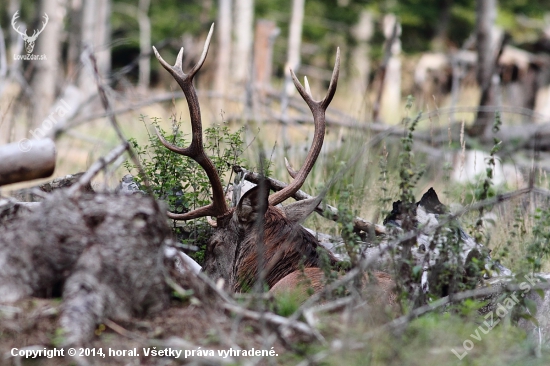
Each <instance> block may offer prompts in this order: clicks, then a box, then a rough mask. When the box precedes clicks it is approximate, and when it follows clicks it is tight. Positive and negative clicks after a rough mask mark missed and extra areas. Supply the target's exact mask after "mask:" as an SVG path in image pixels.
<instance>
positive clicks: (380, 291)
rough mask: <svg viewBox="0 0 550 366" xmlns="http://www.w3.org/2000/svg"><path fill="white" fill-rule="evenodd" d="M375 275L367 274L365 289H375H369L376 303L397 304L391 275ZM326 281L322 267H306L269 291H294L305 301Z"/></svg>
mask: <svg viewBox="0 0 550 366" xmlns="http://www.w3.org/2000/svg"><path fill="white" fill-rule="evenodd" d="M373 275H374V280H373V281H371V280H370V278H369V276H368V274H365V276H364V277H363V290H367V289H368V290H373V291H369V294H370V295H372V296H373V297H374V298H375V300H374V302H373V303H374V304H377V305H382V306H385V305H390V306H395V305H396V301H397V295H396V293H395V282H394V281H393V279H392V278H391V276H390V275H389V274H387V273H385V272H379V271H375V272H374V273H373ZM326 283H327V281H326V278H325V272H324V271H323V270H322V269H320V268H304V269H302V270H298V271H294V272H292V273H290V274H288V275H287V276H285V277H284V278H283V279H281V280H280V281H279V282H277V283H276V284H275V285H274V286H273V287H272V288H271V289H270V290H269V292H270V293H272V294H273V295H275V296H281V295H284V294H289V293H292V294H293V295H295V296H296V298H297V299H298V300H299V301H300V302H304V301H305V300H306V299H307V298H308V297H309V296H311V295H312V294H314V293H318V292H321V291H323V289H324V288H325V284H326Z"/></svg>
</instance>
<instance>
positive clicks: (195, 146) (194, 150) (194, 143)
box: [153, 24, 229, 220]
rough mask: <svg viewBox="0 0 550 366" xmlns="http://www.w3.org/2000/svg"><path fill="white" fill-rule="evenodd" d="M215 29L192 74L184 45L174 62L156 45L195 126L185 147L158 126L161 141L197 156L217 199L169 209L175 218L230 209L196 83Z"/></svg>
mask: <svg viewBox="0 0 550 366" xmlns="http://www.w3.org/2000/svg"><path fill="white" fill-rule="evenodd" d="M213 31H214V24H212V26H211V27H210V32H208V37H207V38H206V42H205V43H204V49H203V51H202V54H201V57H200V59H199V61H198V62H197V64H196V65H195V66H194V67H193V68H192V69H191V71H189V74H185V73H184V72H183V70H182V59H183V47H182V48H181V49H180V51H179V53H178V57H177V58H176V63H175V64H174V66H171V65H170V64H168V63H167V62H166V61H164V59H163V58H162V57H161V56H160V55H159V53H158V51H157V49H156V48H155V47H154V46H153V51H154V52H155V56H156V57H157V59H158V60H159V62H160V64H161V65H162V66H163V67H164V68H165V69H166V70H167V71H168V72H169V73H170V74H171V75H172V77H173V78H174V79H175V80H176V81H177V82H178V84H179V86H180V87H181V90H182V91H183V94H185V98H186V99H187V105H188V106H189V114H190V116H191V129H192V139H191V144H190V145H189V147H186V148H183V147H178V146H175V145H172V144H171V143H169V142H168V141H166V139H165V138H164V137H163V136H162V135H161V134H160V132H159V131H158V130H157V136H158V138H159V139H160V141H161V143H162V144H163V145H164V146H166V147H167V148H168V149H170V150H172V151H173V152H176V153H178V154H181V155H185V156H188V157H190V158H191V159H193V160H195V161H196V162H197V163H198V164H199V165H200V166H201V167H202V168H203V169H204V171H205V172H206V175H207V176H208V179H209V180H210V185H211V186H212V196H213V202H212V203H211V204H210V205H207V206H203V207H200V208H197V209H195V210H193V211H190V212H186V213H184V214H173V213H171V212H169V213H168V217H170V218H172V219H175V220H190V219H196V218H198V217H204V216H215V217H220V216H222V215H223V214H225V213H226V212H228V211H229V208H228V207H227V203H226V202H225V197H224V193H223V187H222V183H221V180H220V177H219V175H218V172H217V171H216V168H215V167H214V164H212V161H211V160H210V159H209V158H208V156H207V155H206V153H205V152H204V146H203V144H202V121H201V110H200V106H199V100H198V98H197V92H196V91H195V88H194V87H193V77H194V76H195V74H196V73H197V71H199V70H200V68H201V67H202V64H203V63H204V60H205V59H206V55H207V54H208V47H209V45H210V39H211V38H212V32H213Z"/></svg>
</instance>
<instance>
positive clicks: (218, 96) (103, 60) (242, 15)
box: [0, 0, 550, 180]
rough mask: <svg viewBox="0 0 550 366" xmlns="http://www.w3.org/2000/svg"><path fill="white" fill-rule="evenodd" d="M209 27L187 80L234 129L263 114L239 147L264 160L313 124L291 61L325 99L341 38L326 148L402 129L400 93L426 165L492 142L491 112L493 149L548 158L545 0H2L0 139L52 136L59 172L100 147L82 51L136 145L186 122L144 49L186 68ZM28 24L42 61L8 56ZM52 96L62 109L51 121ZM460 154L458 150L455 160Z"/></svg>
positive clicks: (79, 166) (548, 20)
mask: <svg viewBox="0 0 550 366" xmlns="http://www.w3.org/2000/svg"><path fill="white" fill-rule="evenodd" d="M16 13H17V14H16ZM44 14H47V19H46V18H45V17H44ZM16 15H17V16H16ZM45 19H46V22H45ZM212 23H215V32H214V37H213V42H212V45H211V48H210V52H209V56H208V58H207V61H206V64H205V66H204V67H203V69H202V70H201V72H200V73H199V75H198V76H197V78H196V84H197V87H198V91H199V98H200V100H201V104H202V108H203V113H204V119H205V121H206V123H207V124H208V123H221V122H228V123H235V124H236V126H238V127H240V126H242V125H245V126H248V127H250V126H256V125H257V124H259V123H262V125H261V126H263V127H261V128H263V130H262V131H261V132H257V130H256V129H255V128H250V129H249V136H248V138H247V140H246V141H247V143H250V141H252V140H254V139H255V138H258V139H260V140H262V141H263V142H265V143H266V144H267V145H266V146H267V147H266V151H267V152H268V154H269V151H270V150H271V149H273V145H274V144H275V143H277V146H278V147H281V148H284V149H285V150H286V151H288V149H293V150H295V151H297V154H298V155H300V154H302V153H300V151H301V150H300V149H302V147H303V146H302V145H303V143H302V142H303V140H304V136H307V135H308V134H309V133H310V131H311V128H310V127H311V126H310V124H311V117H310V115H309V112H308V111H307V108H306V106H305V104H304V103H303V102H302V101H301V99H299V96H297V93H296V92H295V90H294V86H293V85H292V82H291V79H290V74H289V71H288V70H289V69H290V68H292V69H293V70H294V71H296V73H297V75H299V77H300V78H302V77H303V75H307V76H308V77H309V81H310V83H311V85H312V90H313V94H314V95H316V96H317V97H320V95H321V93H323V90H325V87H326V84H327V83H328V80H329V79H330V74H331V69H332V65H333V63H334V57H335V53H336V48H337V47H340V49H341V52H342V67H341V74H340V81H339V87H338V90H337V93H336V97H335V101H334V102H333V104H332V105H331V107H330V108H329V114H328V120H327V122H328V126H329V137H328V141H329V142H328V143H327V144H326V147H325V150H327V149H328V150H330V149H333V148H334V146H333V145H331V142H330V141H333V142H334V143H335V144H336V146H339V144H340V145H341V144H342V142H344V141H345V140H346V136H357V134H356V135H354V133H353V131H357V130H359V131H361V134H360V135H361V138H362V139H363V141H364V140H365V139H368V138H369V136H372V134H377V133H380V132H384V131H386V132H387V133H388V134H389V135H390V136H389V138H391V136H400V134H401V133H402V132H400V131H401V130H399V131H397V130H396V131H394V133H391V132H388V131H390V130H391V126H395V125H398V124H399V122H400V120H401V118H402V117H403V116H404V115H405V114H406V113H409V112H406V111H405V108H404V106H405V104H406V101H407V96H408V95H412V96H413V97H414V103H413V104H412V112H414V113H416V111H424V114H423V118H422V119H421V124H420V127H421V130H420V131H419V132H418V140H417V141H418V144H417V146H416V148H417V149H420V150H421V151H422V152H424V153H426V154H427V155H428V156H430V155H431V156H432V157H435V159H436V160H438V159H439V157H440V156H441V154H442V152H440V151H439V150H435V149H436V148H440V147H451V150H452V149H454V150H460V149H461V148H462V150H465V148H467V149H468V150H470V148H477V149H481V150H483V149H484V148H483V146H485V145H489V147H490V145H491V144H492V141H493V140H492V132H491V131H492V128H491V126H492V123H493V119H494V113H495V111H498V112H500V113H502V120H503V126H502V127H501V128H500V131H499V134H500V137H499V138H500V139H501V140H503V142H505V144H503V145H505V146H507V147H508V148H509V149H508V150H506V149H505V150H504V152H503V153H502V156H506V154H510V153H511V152H514V153H515V152H516V151H519V150H522V148H523V149H526V150H525V151H526V153H525V154H524V155H523V156H521V154H520V155H519V157H518V158H514V162H515V163H516V164H519V166H520V167H521V166H523V167H528V166H531V165H532V164H531V159H532V158H533V154H532V152H529V149H532V148H533V146H534V145H537V148H538V151H539V155H537V156H538V157H539V160H540V161H544V159H543V158H542V157H544V156H543V155H540V154H543V153H544V150H547V148H549V147H550V144H549V143H548V142H546V141H547V140H548V139H545V138H544V137H545V136H546V134H547V133H549V131H550V129H548V128H547V127H546V125H547V124H548V122H550V66H549V65H550V8H549V6H548V3H547V2H546V1H544V0H537V1H526V0H524V1H518V0H499V1H497V0H483V1H477V2H476V1H473V0H442V1H440V0H437V1H436V0H427V1H426V0H425V1H419V0H400V1H398V0H384V1H359V0H325V1H320V0H318V1H305V0H292V1H287V2H280V1H273V0H256V1H254V0H219V1H213V0H204V1H185V2H181V1H174V0H162V1H160V0H159V1H150V0H139V1H122V0H96V1H91V0H40V1H28V0H6V1H2V2H1V3H0V24H1V27H0V143H2V144H5V143H8V142H13V141H20V140H21V139H24V138H28V139H32V138H34V137H41V136H49V137H55V139H56V141H57V144H58V152H59V153H58V160H59V161H58V165H57V173H56V174H57V175H60V174H67V173H74V172H75V171H80V170H83V169H85V167H86V165H89V164H90V163H91V162H92V161H93V160H94V159H95V158H97V156H99V155H101V154H102V153H105V152H106V151H108V150H109V148H111V147H112V146H113V144H114V141H115V136H114V133H113V132H112V131H110V128H109V127H108V122H107V120H106V118H104V117H105V115H106V114H105V112H104V111H103V109H102V107H101V104H100V102H99V98H98V94H97V86H96V81H95V78H94V71H93V67H92V64H91V62H90V55H91V54H93V55H95V58H96V59H97V64H98V71H99V75H100V76H101V83H102V85H104V87H105V88H106V89H107V92H108V96H109V98H110V99H111V101H112V103H113V108H114V113H115V114H116V115H117V116H118V118H120V119H121V121H122V122H123V126H124V129H125V133H126V135H127V136H132V137H135V138H137V139H138V140H140V141H146V138H147V133H146V131H147V129H146V128H145V127H144V125H143V123H142V122H141V121H140V118H139V116H140V115H142V114H143V115H145V116H148V118H159V119H160V120H161V121H162V122H161V123H162V124H164V126H165V127H168V126H169V125H170V120H171V119H176V120H182V121H186V120H187V116H186V113H187V109H186V107H185V105H184V104H182V99H183V94H182V93H181V92H180V91H179V88H178V87H177V85H176V83H175V82H174V81H173V79H172V78H171V77H170V76H169V75H168V73H167V72H165V70H163V69H162V67H161V66H160V64H159V63H158V62H157V61H156V60H155V57H154V54H153V53H152V46H153V45H154V46H155V47H156V48H157V49H158V50H159V52H160V54H161V55H162V56H163V57H164V59H166V60H168V61H169V62H174V60H175V56H176V55H177V52H178V50H179V49H180V47H182V46H183V47H184V49H185V52H184V67H183V69H184V70H189V68H190V67H191V65H193V64H194V63H195V62H196V60H197V58H198V57H199V55H200V52H201V51H202V47H203V44H204V40H205V38H206V34H207V33H208V30H209V28H210V26H211V24H212ZM44 24H45V25H44ZM25 29H26V30H27V33H26V34H27V35H28V37H30V36H31V35H32V34H33V30H34V31H35V33H36V32H39V34H38V36H37V37H35V42H36V46H35V47H34V50H33V51H32V52H31V54H33V55H37V56H40V55H44V56H45V58H46V59H45V60H21V59H17V55H25V54H29V52H26V50H27V49H26V46H27V44H26V43H25V42H24V39H23V38H24V37H23V36H22V35H23V34H24V33H23V32H24V30H25ZM59 106H63V107H64V108H66V109H67V111H68V112H67V113H64V115H63V116H60V115H54V120H55V121H53V122H52V120H48V118H49V116H52V113H54V114H55V111H56V108H58V107H59ZM48 121H49V122H48ZM183 126H184V127H183V128H188V126H187V124H186V123H183ZM258 126H259V125H258ZM461 130H463V131H464V133H462V134H461V132H460V131H461ZM250 131H251V132H250ZM464 135H465V137H464ZM461 136H462V137H461ZM535 138H536V139H538V140H537V141H538V142H537V143H535V142H534V141H535ZM300 141H302V142H300ZM508 142H510V143H509V144H508ZM547 145H548V146H547ZM488 149H489V148H486V149H485V150H488ZM302 150H303V149H302ZM253 153H254V154H257V151H254V152H253ZM274 154H275V156H277V153H274ZM468 154H469V152H468ZM468 154H467V153H466V152H465V151H463V152H462V158H461V159H462V162H463V164H467V163H464V162H465V161H466V162H467V161H468V159H470V158H469V156H468ZM475 154H478V152H474V155H473V157H474V158H473V159H474V161H475V159H476V156H478V155H475ZM479 154H482V155H480V156H481V158H480V159H483V156H484V155H483V153H479ZM272 155H273V154H272ZM288 155H290V156H291V157H292V158H294V155H293V154H288ZM451 155H452V154H451ZM451 155H448V154H447V155H446V156H447V158H446V159H447V160H448V162H449V163H452V159H453V158H452V157H449V156H451ZM256 156H257V155H256ZM279 157H280V155H279ZM279 157H277V159H276V160H277V164H278V165H279V166H282V162H281V159H279ZM522 164H523V165H522ZM474 165H475V164H474ZM478 165H480V164H478ZM517 166H518V165H516V167H517ZM540 166H541V167H542V168H544V169H546V168H550V165H549V166H548V167H547V166H545V165H544V163H541V165H540ZM474 169H475V168H474ZM464 170H465V171H467V170H468V168H467V167H466V168H464ZM516 170H517V169H516ZM432 180H435V178H433V176H432Z"/></svg>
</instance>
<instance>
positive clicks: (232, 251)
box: [153, 25, 340, 291]
mask: <svg viewBox="0 0 550 366" xmlns="http://www.w3.org/2000/svg"><path fill="white" fill-rule="evenodd" d="M213 29H214V25H212V27H211V28H210V32H209V33H208V37H207V38H206V42H205V45H204V49H203V52H202V54H201V57H200V59H199V61H198V62H197V64H196V65H195V66H194V67H193V68H192V69H191V71H189V73H188V74H185V73H184V72H183V70H182V58H183V48H182V49H181V50H180V52H179V53H178V56H177V59H176V63H175V64H174V66H171V65H169V64H168V63H167V62H166V61H164V59H163V58H162V57H161V56H160V55H159V53H158V52H157V50H156V48H155V47H153V50H154V52H155V56H156V57H157V59H158V60H159V62H160V63H161V65H162V66H163V67H164V68H165V69H166V70H167V71H168V72H169V73H170V74H171V75H172V76H173V77H174V79H175V80H176V81H177V82H178V84H179V85H180V87H181V89H182V91H183V93H184V94H185V97H186V99H187V105H188V107H189V112H190V119H191V128H192V140H191V144H190V145H189V146H188V147H186V148H182V147H178V146H174V145H172V144H170V143H169V142H168V141H166V140H165V139H164V137H163V136H162V135H160V133H159V132H158V131H157V135H158V137H159V139H160V141H161V142H162V144H163V145H164V146H166V147H167V148H168V149H170V150H171V151H174V152H176V153H178V154H181V155H184V156H188V157H190V158H192V159H193V160H195V161H196V162H197V163H198V164H199V165H200V166H201V167H202V168H203V169H204V171H205V172H206V174H207V176H208V179H209V181H210V184H211V186H212V197H213V200H212V203H211V204H209V205H207V206H204V207H201V208H198V209H195V210H193V211H190V212H186V213H184V214H174V213H170V212H169V213H168V216H169V217H170V218H172V219H175V220H189V219H194V218H198V217H204V216H212V217H215V218H216V229H215V232H214V234H213V235H212V237H211V239H210V241H209V243H208V245H207V249H206V253H205V263H204V267H203V270H204V271H205V272H207V273H208V274H209V275H210V276H211V277H212V278H213V279H220V278H222V279H224V280H225V282H226V283H227V284H228V286H229V288H230V289H233V290H235V291H242V290H245V289H248V288H250V287H251V286H252V285H253V284H254V283H255V282H256V280H257V279H258V278H259V276H261V277H262V278H263V279H265V282H266V283H267V284H268V286H269V287H270V288H271V287H272V286H273V285H274V284H275V283H276V282H277V281H279V280H280V279H282V278H283V277H285V276H286V275H288V274H290V273H291V272H293V271H295V270H297V269H299V268H300V267H301V266H303V267H306V268H307V267H319V266H320V251H322V250H323V249H322V247H321V246H320V244H319V242H318V241H317V240H316V239H315V237H314V236H313V235H311V234H310V233H309V232H308V231H306V230H305V229H304V228H303V227H302V226H301V225H299V223H300V222H301V221H302V220H303V219H305V217H307V216H308V215H309V214H310V213H311V212H312V211H313V209H314V208H315V206H317V203H318V201H316V198H314V199H311V200H305V201H299V202H296V203H293V204H290V205H288V206H285V207H284V208H278V207H275V206H276V205H278V204H279V203H281V202H283V201H284V200H286V199H287V198H289V197H291V196H292V195H293V194H295V193H296V192H297V191H298V190H299V189H300V187H301V186H302V184H303V183H304V181H305V179H306V177H307V175H308V174H309V172H310V171H311V169H312V167H313V165H314V164H315V161H316V159H317V157H318V155H319V153H320V151H321V147H322V145H323V140H324V135H325V111H326V108H327V107H328V105H329V104H330V102H331V101H332V98H333V96H334V93H335V91H336V85H337V81H338V73H339V67H340V51H339V50H338V51H337V53H336V63H335V66H334V70H333V73H332V78H331V81H330V85H329V88H328V92H327V95H326V96H325V98H324V99H323V100H321V101H315V100H313V98H312V97H311V91H310V88H309V84H308V82H307V78H306V79H305V87H303V86H302V84H300V82H299V81H298V79H297V78H296V75H295V74H294V72H292V70H291V74H292V79H293V81H294V85H295V86H296V88H297V89H298V92H299V93H300V95H301V96H302V98H303V99H304V100H305V102H306V103H307V105H308V106H309V108H310V110H311V112H312V114H313V119H314V125H315V132H314V138H313V143H312V146H311V149H310V150H309V152H308V154H307V157H306V159H305V162H304V164H303V166H302V168H301V169H300V170H299V171H297V172H293V176H294V179H293V181H292V182H291V183H290V184H289V185H288V186H287V187H285V188H284V189H283V190H281V191H279V192H276V193H274V194H272V195H269V187H268V186H266V184H261V185H259V186H257V187H255V188H253V189H251V190H250V191H248V192H246V193H245V194H244V195H243V196H242V197H241V199H240V201H239V202H238V204H237V206H236V207H234V208H231V209H230V208H229V207H228V206H227V203H226V201H225V197H224V191H223V186H222V182H221V180H220V177H219V175H218V173H217V171H216V169H215V167H214V165H213V164H212V162H211V161H210V159H209V158H208V156H206V154H205V152H204V148H203V144H202V122H201V113H200V106H199V102H198V98H197V93H196V91H195V88H194V87H193V77H194V76H195V74H196V73H197V71H199V69H200V68H201V66H202V64H203V63H204V60H205V58H206V55H207V53H208V47H209V44H210V39H211V37H212V32H213ZM260 244H261V245H260ZM326 253H327V255H328V256H329V258H330V260H331V261H332V262H335V261H336V259H335V258H334V257H333V256H332V255H331V254H330V253H328V252H326ZM259 268H263V271H262V272H261V273H260V272H259Z"/></svg>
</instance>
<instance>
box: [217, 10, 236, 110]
mask: <svg viewBox="0 0 550 366" xmlns="http://www.w3.org/2000/svg"><path fill="white" fill-rule="evenodd" d="M231 3H232V1H231V0H219V10H218V24H217V26H218V39H219V41H218V55H217V57H216V59H217V64H218V67H217V69H216V81H215V84H216V85H215V90H216V91H217V92H218V93H219V94H220V99H219V102H218V106H217V110H216V112H218V113H219V112H220V111H221V110H223V108H224V105H225V103H224V102H225V95H226V93H227V80H228V77H229V76H230V74H231V73H230V70H231V47H232V45H231V43H232V40H231Z"/></svg>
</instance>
